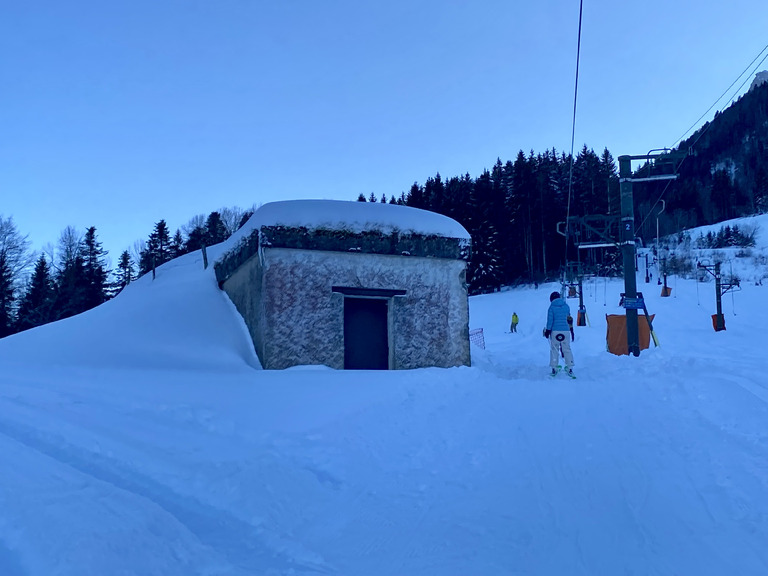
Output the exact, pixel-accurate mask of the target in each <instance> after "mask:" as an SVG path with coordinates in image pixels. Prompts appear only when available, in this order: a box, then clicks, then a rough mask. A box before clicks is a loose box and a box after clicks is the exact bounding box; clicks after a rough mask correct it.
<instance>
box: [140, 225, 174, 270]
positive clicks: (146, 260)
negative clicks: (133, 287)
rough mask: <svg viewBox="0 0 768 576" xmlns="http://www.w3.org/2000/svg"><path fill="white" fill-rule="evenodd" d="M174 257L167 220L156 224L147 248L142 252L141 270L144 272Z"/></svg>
mask: <svg viewBox="0 0 768 576" xmlns="http://www.w3.org/2000/svg"><path fill="white" fill-rule="evenodd" d="M172 257H173V254H172V252H171V238H170V233H169V231H168V225H167V224H166V223H165V220H160V221H159V222H158V223H157V224H155V229H154V230H153V231H152V233H151V234H150V235H149V240H148V241H147V245H146V247H145V249H144V250H143V251H142V253H141V261H140V262H139V270H140V271H141V273H142V274H146V273H147V272H149V271H151V270H153V269H155V268H157V267H158V266H160V265H162V264H165V263H166V262H168V261H169V260H170V259H171V258H172Z"/></svg>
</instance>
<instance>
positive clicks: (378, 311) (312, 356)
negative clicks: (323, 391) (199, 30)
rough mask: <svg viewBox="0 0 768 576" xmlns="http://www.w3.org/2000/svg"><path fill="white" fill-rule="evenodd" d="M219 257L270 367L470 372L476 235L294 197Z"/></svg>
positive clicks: (365, 206) (426, 219) (386, 212)
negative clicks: (470, 285) (470, 266)
mask: <svg viewBox="0 0 768 576" xmlns="http://www.w3.org/2000/svg"><path fill="white" fill-rule="evenodd" d="M231 240H232V242H231V243H232V245H233V247H232V248H230V249H229V250H227V251H226V252H224V253H223V254H222V255H221V256H220V257H219V258H218V259H217V261H216V262H215V264H214V269H215V272H216V278H217V280H218V283H219V286H220V287H221V288H222V289H223V290H225V291H226V292H227V294H228V296H229V298H230V299H231V300H232V302H233V303H234V304H235V306H236V307H237V309H238V311H239V312H240V313H241V314H242V316H243V318H244V319H245V322H246V325H247V326H248V330H249V332H250V334H251V338H252V339H253V344H254V347H255V349H256V353H257V355H258V357H259V359H260V360H261V364H262V366H263V367H264V368H266V369H282V368H288V367H291V366H297V365H311V364H322V365H326V366H329V367H331V368H337V369H342V368H347V369H408V368H420V367H426V366H439V367H449V366H459V365H469V363H470V352H469V307H468V301H467V285H466V267H467V260H468V259H469V249H470V237H469V234H468V233H467V232H466V230H464V228H463V227H462V226H461V225H459V224H458V223H457V222H456V221H454V220H452V219H450V218H447V217H445V216H441V215H439V214H435V213H432V212H427V211H424V210H418V209H415V208H409V207H405V206H397V205H392V204H379V203H368V202H343V201H332V200H296V201H286V202H273V203H270V204H265V205H264V206H262V207H261V208H259V209H258V210H257V211H256V213H255V214H254V215H253V216H252V217H251V219H250V220H249V221H248V223H247V224H246V225H245V226H244V227H243V228H242V229H241V230H239V231H238V232H237V233H236V235H235V236H233V238H232V239H231Z"/></svg>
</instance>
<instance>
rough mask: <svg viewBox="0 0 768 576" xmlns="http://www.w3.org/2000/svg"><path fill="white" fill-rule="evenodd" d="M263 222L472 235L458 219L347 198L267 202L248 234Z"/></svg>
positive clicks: (251, 221)
mask: <svg viewBox="0 0 768 576" xmlns="http://www.w3.org/2000/svg"><path fill="white" fill-rule="evenodd" d="M262 226H289V227H305V228H308V229H324V230H344V231H347V232H351V233H355V234H358V233H361V232H370V231H377V232H382V233H385V234H387V233H391V232H394V231H397V232H399V233H400V234H421V235H426V236H442V237H445V238H461V239H469V238H470V236H469V233H468V232H467V231H466V230H465V229H464V227H463V226H462V225H461V224H459V223H458V222H456V220H454V219H452V218H449V217H448V216H443V215H442V214H437V213H435V212H429V211H427V210H420V209H418V208H411V207H409V206H400V205H397V204H380V203H377V202H348V201H344V200H284V201H281V202H270V203H269V204H264V205H263V206H261V207H260V208H259V209H258V210H256V212H255V213H254V214H253V216H252V217H251V219H250V220H249V221H248V223H247V224H246V225H245V226H244V227H243V228H246V229H248V230H246V231H245V232H244V233H245V234H247V233H248V232H249V231H250V230H253V229H254V228H261V227H262Z"/></svg>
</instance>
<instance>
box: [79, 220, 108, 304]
mask: <svg viewBox="0 0 768 576" xmlns="http://www.w3.org/2000/svg"><path fill="white" fill-rule="evenodd" d="M80 252H81V253H80V255H81V257H82V260H83V274H84V279H83V280H84V295H83V306H84V310H90V309H91V308H94V307H96V306H98V305H99V304H102V303H104V302H106V300H107V276H108V274H109V271H108V270H107V264H106V256H107V252H106V250H104V249H103V248H102V247H101V242H99V241H98V240H97V239H96V228H95V227H94V226H91V227H90V228H88V229H87V230H86V232H85V237H84V238H83V242H82V245H81V250H80Z"/></svg>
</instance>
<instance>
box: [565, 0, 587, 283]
mask: <svg viewBox="0 0 768 576" xmlns="http://www.w3.org/2000/svg"><path fill="white" fill-rule="evenodd" d="M583 14H584V0H579V34H578V37H577V40H576V82H575V84H574V88H573V122H572V124H571V162H570V168H569V169H568V204H567V208H566V213H565V252H564V253H565V261H566V263H567V262H568V234H569V232H570V226H569V225H568V220H569V219H570V217H571V189H572V187H573V148H574V143H575V141H576V102H577V100H578V95H579V60H580V59H581V21H582V16H583ZM563 283H565V275H564V276H563Z"/></svg>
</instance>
